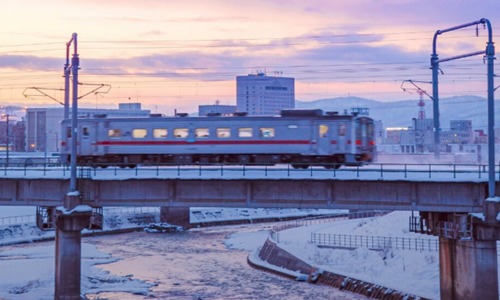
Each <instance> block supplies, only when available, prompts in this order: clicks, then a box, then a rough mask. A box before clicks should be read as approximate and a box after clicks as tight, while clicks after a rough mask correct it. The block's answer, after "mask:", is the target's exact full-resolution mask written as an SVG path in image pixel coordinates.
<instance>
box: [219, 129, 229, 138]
mask: <svg viewBox="0 0 500 300" xmlns="http://www.w3.org/2000/svg"><path fill="white" fill-rule="evenodd" d="M217 137H218V138H222V139H223V138H229V137H231V128H217Z"/></svg>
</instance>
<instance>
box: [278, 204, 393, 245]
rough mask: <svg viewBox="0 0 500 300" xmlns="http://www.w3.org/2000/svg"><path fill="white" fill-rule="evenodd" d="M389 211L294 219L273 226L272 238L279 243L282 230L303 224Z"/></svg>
mask: <svg viewBox="0 0 500 300" xmlns="http://www.w3.org/2000/svg"><path fill="white" fill-rule="evenodd" d="M387 213H388V212H387V211H364V212H355V213H339V214H335V215H328V216H318V217H308V218H305V219H301V220H294V221H286V222H282V223H280V224H277V225H274V226H273V227H272V228H271V238H272V239H273V240H274V241H276V242H278V243H279V233H280V231H283V230H286V229H290V228H297V227H302V226H311V225H318V224H325V223H331V222H335V221H343V220H354V219H362V218H372V217H380V216H383V215H386V214H387Z"/></svg>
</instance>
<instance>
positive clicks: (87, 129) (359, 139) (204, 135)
mask: <svg viewBox="0 0 500 300" xmlns="http://www.w3.org/2000/svg"><path fill="white" fill-rule="evenodd" d="M62 129H63V131H62V132H63V133H65V134H63V138H62V141H61V159H62V161H66V162H69V161H70V153H71V139H72V134H71V132H72V131H71V120H64V121H63V122H62ZM77 139H78V141H77V163H78V165H90V166H101V167H105V166H107V165H109V164H116V165H119V166H122V167H125V166H128V167H135V166H136V165H137V164H147V165H154V164H168V163H170V164H182V165H190V164H264V165H272V164H280V163H289V164H292V166H293V167H295V168H307V167H309V166H310V165H323V166H324V167H326V168H337V167H339V166H341V165H348V166H357V165H362V164H366V163H369V162H371V161H372V159H373V157H374V153H375V142H374V141H375V137H374V124H373V120H372V119H371V118H368V117H366V116H359V115H356V114H353V115H339V114H337V113H334V112H326V113H324V112H323V111H322V110H319V109H317V110H284V111H282V113H281V115H279V116H245V115H243V114H239V115H236V116H229V117H226V116H207V117H189V116H185V115H178V116H175V117H161V116H160V117H158V116H151V117H148V118H107V117H105V116H101V117H93V118H88V119H82V118H81V119H78V128H77Z"/></svg>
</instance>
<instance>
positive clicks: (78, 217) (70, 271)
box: [54, 205, 92, 300]
mask: <svg viewBox="0 0 500 300" xmlns="http://www.w3.org/2000/svg"><path fill="white" fill-rule="evenodd" d="M91 212H92V208H90V207H89V206H86V205H79V206H76V207H75V208H74V209H72V210H66V209H65V208H63V207H58V208H57V209H56V256H55V261H56V268H55V292H54V299H57V300H80V299H85V298H82V296H81V290H80V283H81V237H82V235H81V231H82V230H83V229H84V228H85V227H87V226H88V224H89V221H90V215H91Z"/></svg>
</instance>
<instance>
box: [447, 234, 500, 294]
mask: <svg viewBox="0 0 500 300" xmlns="http://www.w3.org/2000/svg"><path fill="white" fill-rule="evenodd" d="M497 268H498V262H497V244H496V241H495V240H491V241H476V240H460V239H449V238H445V237H439V273H440V286H441V299H457V300H461V299H463V300H473V299H478V300H479V299H499V298H498V273H497Z"/></svg>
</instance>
